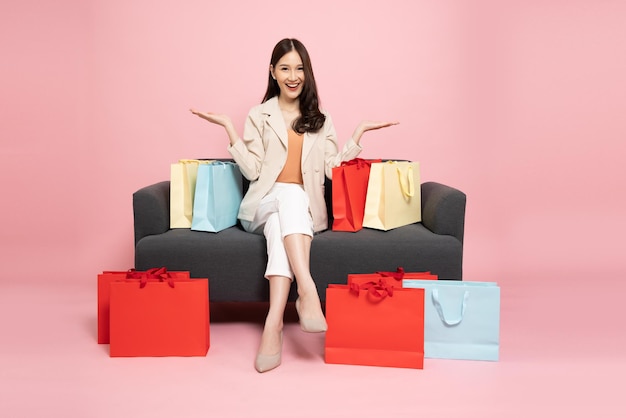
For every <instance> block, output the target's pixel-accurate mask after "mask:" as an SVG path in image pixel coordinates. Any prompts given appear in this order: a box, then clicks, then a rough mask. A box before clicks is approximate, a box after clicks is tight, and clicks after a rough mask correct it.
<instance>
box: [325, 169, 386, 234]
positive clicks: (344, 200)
mask: <svg viewBox="0 0 626 418" xmlns="http://www.w3.org/2000/svg"><path fill="white" fill-rule="evenodd" d="M380 161H381V160H363V159H361V158H355V159H353V160H350V161H344V162H342V163H341V165H340V166H338V167H334V168H333V179H332V186H333V188H332V203H333V218H334V220H333V226H332V230H333V231H346V232H356V231H359V230H361V229H363V215H364V213H365V197H366V196H367V184H368V182H369V178H370V166H371V164H372V163H375V162H380Z"/></svg>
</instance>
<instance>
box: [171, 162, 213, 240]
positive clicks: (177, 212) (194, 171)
mask: <svg viewBox="0 0 626 418" xmlns="http://www.w3.org/2000/svg"><path fill="white" fill-rule="evenodd" d="M210 162H211V161H209V160H184V159H183V160H179V161H178V162H177V163H174V164H171V166H170V228H191V221H192V219H193V201H194V197H195V196H194V195H195V192H196V178H197V175H198V166H199V165H200V164H209V163H210Z"/></svg>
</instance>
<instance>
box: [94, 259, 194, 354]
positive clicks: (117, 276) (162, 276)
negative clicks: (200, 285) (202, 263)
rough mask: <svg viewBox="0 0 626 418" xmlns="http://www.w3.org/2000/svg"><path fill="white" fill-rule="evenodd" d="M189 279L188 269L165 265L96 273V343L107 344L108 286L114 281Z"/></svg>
mask: <svg viewBox="0 0 626 418" xmlns="http://www.w3.org/2000/svg"><path fill="white" fill-rule="evenodd" d="M149 279H150V280H170V279H173V280H190V279H189V272H188V271H167V269H166V268H165V267H160V268H153V269H149V270H146V271H137V270H135V269H130V270H127V271H105V272H103V273H102V274H99V275H98V344H109V309H110V308H109V300H110V297H109V287H110V284H111V283H112V282H116V281H125V280H128V281H135V282H145V281H147V280H149Z"/></svg>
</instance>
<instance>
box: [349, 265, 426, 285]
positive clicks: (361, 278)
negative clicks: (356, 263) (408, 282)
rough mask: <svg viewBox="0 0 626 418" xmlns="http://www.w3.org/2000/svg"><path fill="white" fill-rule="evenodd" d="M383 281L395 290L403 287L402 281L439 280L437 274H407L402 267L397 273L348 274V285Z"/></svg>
mask: <svg viewBox="0 0 626 418" xmlns="http://www.w3.org/2000/svg"><path fill="white" fill-rule="evenodd" d="M381 279H385V283H386V284H388V285H389V286H392V287H394V288H401V287H402V280H404V279H416V280H437V279H438V277H437V275H436V274H431V273H430V272H429V271H424V272H415V273H406V272H405V271H404V269H403V268H402V267H398V268H397V269H396V271H377V272H376V273H369V274H348V284H352V283H356V284H358V285H362V284H366V283H370V282H371V283H374V282H378V281H380V280H381Z"/></svg>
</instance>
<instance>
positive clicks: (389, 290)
mask: <svg viewBox="0 0 626 418" xmlns="http://www.w3.org/2000/svg"><path fill="white" fill-rule="evenodd" d="M361 290H367V294H368V295H369V296H372V297H374V298H376V299H377V300H379V301H380V300H383V299H384V298H386V297H387V296H393V286H389V285H388V284H387V280H386V279H379V280H378V281H370V282H367V283H363V284H361V285H358V284H356V283H350V293H352V294H354V295H356V296H359V295H360V293H361Z"/></svg>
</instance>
